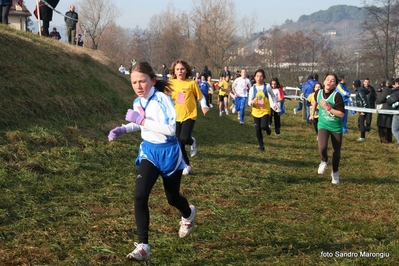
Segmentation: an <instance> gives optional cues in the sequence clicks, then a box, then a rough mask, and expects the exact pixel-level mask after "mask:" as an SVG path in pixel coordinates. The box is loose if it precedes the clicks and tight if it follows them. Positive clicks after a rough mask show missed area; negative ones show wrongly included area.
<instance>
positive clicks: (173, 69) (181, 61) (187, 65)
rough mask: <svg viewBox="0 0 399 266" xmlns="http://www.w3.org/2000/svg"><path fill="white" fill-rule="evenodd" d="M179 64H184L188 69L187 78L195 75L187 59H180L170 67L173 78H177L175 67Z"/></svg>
mask: <svg viewBox="0 0 399 266" xmlns="http://www.w3.org/2000/svg"><path fill="white" fill-rule="evenodd" d="M177 64H182V65H183V66H184V68H185V69H186V70H187V74H186V78H188V77H192V76H193V71H192V68H191V66H190V65H189V64H188V63H187V62H186V61H184V60H181V59H178V60H176V61H174V62H173V63H172V66H171V67H170V70H169V72H170V73H171V75H172V77H173V78H176V74H175V67H176V65H177Z"/></svg>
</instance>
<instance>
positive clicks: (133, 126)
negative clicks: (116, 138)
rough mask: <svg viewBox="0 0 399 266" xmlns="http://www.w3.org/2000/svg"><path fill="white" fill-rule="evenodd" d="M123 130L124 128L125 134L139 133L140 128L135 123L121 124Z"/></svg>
mask: <svg viewBox="0 0 399 266" xmlns="http://www.w3.org/2000/svg"><path fill="white" fill-rule="evenodd" d="M122 126H123V127H124V128H126V133H131V132H134V131H139V130H140V126H139V125H137V124H135V123H129V124H126V125H125V124H123V125H122Z"/></svg>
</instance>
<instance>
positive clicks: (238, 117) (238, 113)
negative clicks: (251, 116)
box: [237, 111, 240, 120]
mask: <svg viewBox="0 0 399 266" xmlns="http://www.w3.org/2000/svg"><path fill="white" fill-rule="evenodd" d="M237 119H238V120H240V111H238V112H237Z"/></svg>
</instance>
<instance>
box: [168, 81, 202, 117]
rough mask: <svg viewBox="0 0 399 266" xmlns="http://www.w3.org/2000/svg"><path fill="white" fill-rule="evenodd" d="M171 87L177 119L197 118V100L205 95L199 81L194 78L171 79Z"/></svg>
mask: <svg viewBox="0 0 399 266" xmlns="http://www.w3.org/2000/svg"><path fill="white" fill-rule="evenodd" d="M170 87H171V88H172V89H173V92H172V99H173V102H174V103H175V109H176V121H177V122H184V121H186V120H187V119H193V120H196V119H197V101H198V100H200V99H202V97H204V96H203V95H202V92H201V90H200V88H199V86H198V83H197V82H195V80H192V79H185V80H183V81H180V80H177V79H171V80H170Z"/></svg>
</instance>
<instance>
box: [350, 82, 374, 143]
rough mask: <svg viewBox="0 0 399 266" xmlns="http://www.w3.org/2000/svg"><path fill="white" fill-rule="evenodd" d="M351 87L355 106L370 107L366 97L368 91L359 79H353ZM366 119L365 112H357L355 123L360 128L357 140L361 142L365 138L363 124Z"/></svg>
mask: <svg viewBox="0 0 399 266" xmlns="http://www.w3.org/2000/svg"><path fill="white" fill-rule="evenodd" d="M353 89H354V90H355V91H356V107H360V108H370V103H369V99H368V97H367V95H368V94H370V91H368V90H367V89H365V88H364V87H362V85H361V81H360V80H355V81H354V82H353ZM366 119H367V113H365V112H359V118H358V122H357V124H358V127H359V130H360V138H359V139H358V140H357V141H358V142H363V141H365V140H366V126H365V124H364V123H365V122H366Z"/></svg>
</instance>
